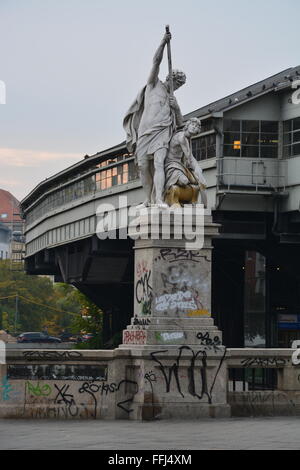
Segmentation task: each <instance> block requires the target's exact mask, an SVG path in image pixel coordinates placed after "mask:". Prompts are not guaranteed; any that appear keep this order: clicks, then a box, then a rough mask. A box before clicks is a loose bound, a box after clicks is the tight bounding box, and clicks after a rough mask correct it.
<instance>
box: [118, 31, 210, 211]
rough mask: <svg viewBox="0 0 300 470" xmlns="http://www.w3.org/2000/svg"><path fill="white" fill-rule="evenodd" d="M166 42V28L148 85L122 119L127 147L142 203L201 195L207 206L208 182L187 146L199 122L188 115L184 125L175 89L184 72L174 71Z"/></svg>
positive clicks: (190, 200)
mask: <svg viewBox="0 0 300 470" xmlns="http://www.w3.org/2000/svg"><path fill="white" fill-rule="evenodd" d="M170 40H171V34H170V33H169V32H168V30H167V32H166V34H165V35H164V37H163V39H162V41H161V43H160V45H159V47H158V49H157V51H156V53H155V55H154V59H153V66H152V70H151V72H150V76H149V78H148V82H147V85H146V86H145V87H144V88H143V89H142V91H141V92H140V93H139V94H138V96H137V98H136V99H135V101H134V103H133V104H132V106H131V107H130V109H129V110H128V112H127V114H126V116H125V118H124V129H125V131H126V135H127V148H128V150H129V151H130V152H132V153H134V154H135V157H136V162H137V165H138V168H139V173H140V178H141V182H142V185H143V188H144V191H145V193H146V200H145V201H144V203H143V206H145V207H147V206H150V205H151V204H155V205H157V206H159V207H161V208H165V207H168V206H173V207H174V206H175V207H181V206H182V205H183V204H195V203H197V202H198V198H199V194H200V193H201V199H202V203H203V204H204V206H205V207H206V205H207V202H206V194H205V188H206V181H205V179H204V177H203V174H202V170H201V168H200V166H199V165H198V163H197V161H196V159H195V158H194V156H193V154H192V149H191V137H192V136H195V135H197V134H199V133H200V130H201V122H200V120H199V119H197V118H192V119H190V120H189V121H187V122H186V123H185V125H184V124H183V118H182V114H181V111H180V108H179V105H178V103H177V100H176V98H175V97H174V95H173V91H175V90H177V89H178V88H180V87H181V86H182V85H184V83H185V81H186V76H185V74H184V73H183V72H180V71H179V70H173V69H172V66H171V57H170ZM166 45H167V46H168V54H169V70H170V72H169V74H168V76H167V78H166V80H165V82H164V83H163V82H162V81H160V79H159V77H158V74H159V68H160V64H161V61H162V58H163V53H164V49H165V47H166Z"/></svg>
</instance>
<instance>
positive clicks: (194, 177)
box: [165, 118, 207, 207]
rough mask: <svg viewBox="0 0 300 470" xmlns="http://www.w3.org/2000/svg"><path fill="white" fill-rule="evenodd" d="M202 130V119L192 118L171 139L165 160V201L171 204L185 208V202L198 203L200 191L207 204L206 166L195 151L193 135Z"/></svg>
mask: <svg viewBox="0 0 300 470" xmlns="http://www.w3.org/2000/svg"><path fill="white" fill-rule="evenodd" d="M200 130H201V122H200V120H199V119H197V118H192V119H190V120H189V121H187V123H186V124H185V126H184V128H183V130H179V131H177V132H176V133H175V134H174V135H173V137H172V139H171V142H170V147H169V152H168V155H167V157H166V159H165V177H166V180H165V201H166V202H167V203H168V205H169V206H173V207H174V206H175V207H181V206H182V205H183V204H189V203H194V204H196V203H197V202H198V197H199V192H200V193H201V197H202V203H203V204H204V206H205V207H207V199H206V194H205V189H206V186H207V184H206V181H205V179H204V176H203V173H202V169H201V168H200V166H199V165H198V162H197V160H196V159H195V157H194V156H193V154H192V149H191V141H190V139H191V137H192V136H193V135H197V134H199V133H200Z"/></svg>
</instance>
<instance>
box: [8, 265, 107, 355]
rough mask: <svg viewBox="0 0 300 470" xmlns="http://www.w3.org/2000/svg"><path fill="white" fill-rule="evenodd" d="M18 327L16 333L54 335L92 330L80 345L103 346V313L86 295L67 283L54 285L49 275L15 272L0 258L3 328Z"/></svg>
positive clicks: (82, 347) (97, 347)
mask: <svg viewBox="0 0 300 470" xmlns="http://www.w3.org/2000/svg"><path fill="white" fill-rule="evenodd" d="M16 298H17V301H16ZM16 309H17V310H18V317H17V320H18V321H17V324H15V320H16V316H15V312H16ZM15 327H17V328H16V332H17V333H20V332H25V331H43V330H47V331H48V333H49V334H50V335H54V336H58V335H59V334H61V333H62V331H63V330H68V331H72V332H74V333H76V334H79V333H80V334H81V333H82V334H84V333H92V334H93V335H94V336H93V338H92V339H91V340H89V341H87V342H84V343H80V344H79V345H78V347H79V348H81V349H99V348H101V347H102V329H103V312H102V311H101V310H100V309H99V308H98V307H97V306H96V305H95V304H94V303H93V302H91V301H90V300H89V299H87V297H85V295H84V294H82V293H81V292H79V291H78V290H77V289H76V288H75V287H73V286H71V285H68V284H61V283H57V284H53V282H52V281H51V279H50V278H49V277H47V276H30V275H28V274H25V273H24V272H13V271H11V269H10V265H9V262H6V261H1V260H0V329H1V328H3V329H5V330H8V331H9V332H10V333H13V332H15Z"/></svg>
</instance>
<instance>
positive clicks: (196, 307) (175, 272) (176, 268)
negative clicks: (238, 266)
mask: <svg viewBox="0 0 300 470" xmlns="http://www.w3.org/2000/svg"><path fill="white" fill-rule="evenodd" d="M161 251H162V250H161ZM165 251H166V252H167V251H168V250H165ZM171 253H172V257H171V256H170V254H168V255H166V254H164V256H163V259H164V261H167V262H165V263H160V271H161V273H160V276H161V283H160V285H161V287H160V285H158V286H157V287H158V288H157V289H156V296H155V301H154V309H155V311H156V312H157V313H159V314H164V315H171V316H181V317H182V316H190V315H191V314H195V315H197V316H200V315H208V310H207V305H209V302H210V282H209V279H210V271H209V263H202V265H201V270H199V260H198V257H197V255H196V254H195V252H189V251H186V252H185V250H179V249H177V250H176V249H174V250H172V251H171ZM176 253H177V256H175V254H176ZM192 253H194V255H193V256H192ZM159 259H162V257H160V258H156V260H157V261H158V260H159ZM182 259H184V260H185V261H182ZM187 260H188V261H187Z"/></svg>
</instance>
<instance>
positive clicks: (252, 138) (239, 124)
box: [223, 119, 279, 158]
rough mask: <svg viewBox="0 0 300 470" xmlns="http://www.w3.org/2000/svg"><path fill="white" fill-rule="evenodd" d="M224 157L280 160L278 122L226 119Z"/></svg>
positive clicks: (224, 126) (224, 125)
mask: <svg viewBox="0 0 300 470" xmlns="http://www.w3.org/2000/svg"><path fill="white" fill-rule="evenodd" d="M223 133H224V141H223V155H224V157H245V158H278V143H279V136H278V121H250V120H244V121H242V120H236V119H224V124H223Z"/></svg>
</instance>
